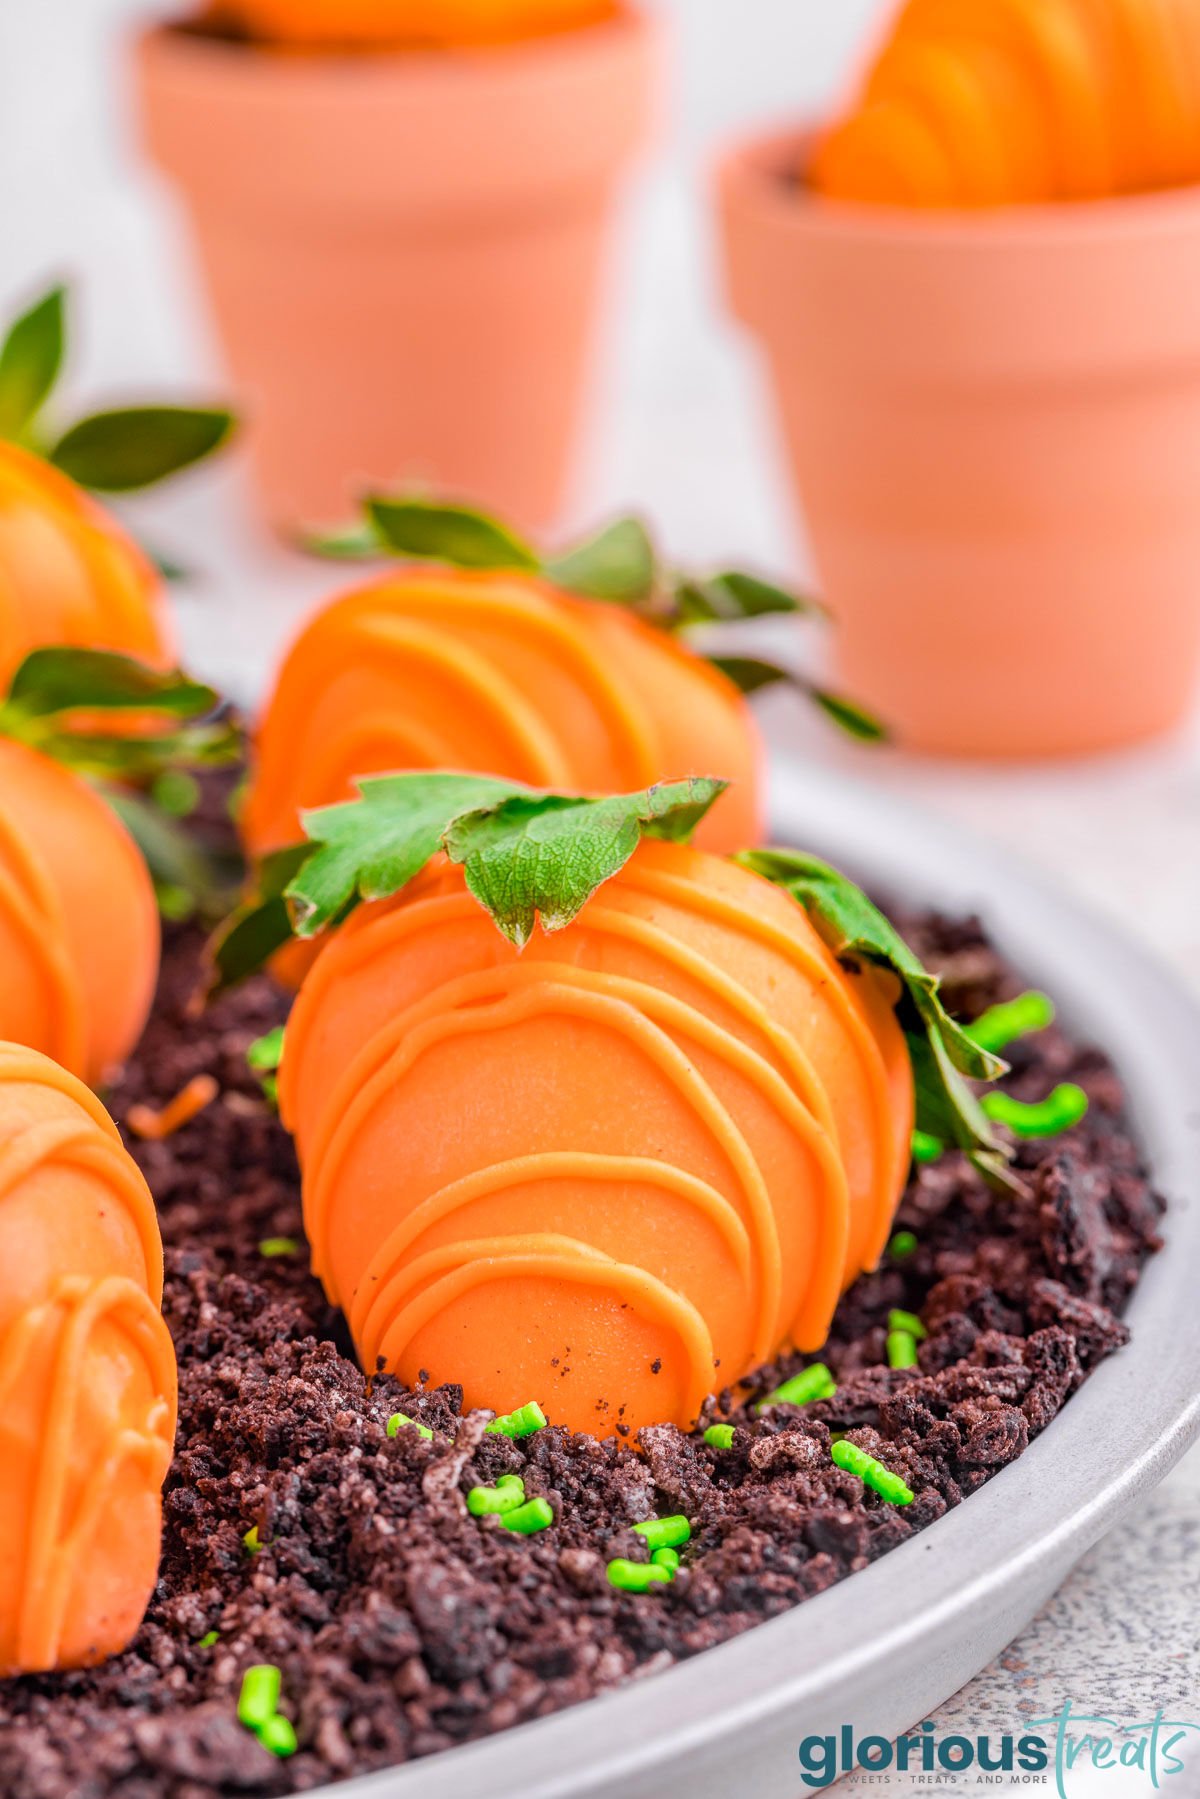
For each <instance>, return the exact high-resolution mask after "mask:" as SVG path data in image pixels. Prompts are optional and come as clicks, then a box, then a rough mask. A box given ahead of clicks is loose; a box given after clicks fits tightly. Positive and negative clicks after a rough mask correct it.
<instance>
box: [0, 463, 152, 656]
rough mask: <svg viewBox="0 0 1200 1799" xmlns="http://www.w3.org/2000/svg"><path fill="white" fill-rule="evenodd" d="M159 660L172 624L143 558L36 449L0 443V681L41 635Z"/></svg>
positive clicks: (36, 646) (52, 640)
mask: <svg viewBox="0 0 1200 1799" xmlns="http://www.w3.org/2000/svg"><path fill="white" fill-rule="evenodd" d="M64 643H65V644H77V645H81V646H83V647H86V648H89V649H104V650H119V651H120V652H121V653H122V654H124V655H126V656H135V657H137V658H139V659H140V660H141V661H144V662H149V663H152V664H153V665H154V666H155V667H162V666H164V665H165V664H166V663H167V662H169V661H170V658H171V630H170V625H169V622H168V619H167V614H166V607H165V605H164V602H163V599H162V594H161V584H160V582H159V579H158V576H157V575H156V574H155V572H154V570H153V568H151V566H150V563H149V562H148V561H147V559H146V557H145V556H144V555H143V554H142V552H141V550H140V549H139V548H138V546H137V545H136V544H135V543H134V541H133V539H132V538H131V537H130V536H129V535H128V533H127V532H125V531H124V530H123V529H122V527H121V526H120V525H119V524H118V522H117V521H116V519H114V518H113V517H112V516H111V515H110V514H109V513H106V512H105V511H104V510H103V508H102V507H100V506H98V505H97V504H96V502H95V501H94V500H93V499H92V498H91V496H90V495H89V494H86V493H84V491H83V489H82V488H81V487H77V486H76V485H75V483H74V482H73V481H71V480H69V479H68V477H67V476H66V475H64V474H62V473H61V472H60V471H59V470H58V469H56V468H53V467H52V466H51V465H50V463H48V462H44V461H43V460H42V459H41V457H40V456H33V455H31V454H30V453H29V451H27V450H22V449H20V448H19V447H18V446H17V445H16V444H12V443H2V442H0V688H3V687H5V686H7V683H8V681H9V678H10V677H11V675H12V673H13V671H14V670H15V668H16V667H17V664H18V663H19V662H20V661H21V660H22V658H23V657H24V656H26V655H27V654H28V653H29V651H30V650H34V649H39V648H41V647H42V646H43V645H46V644H64Z"/></svg>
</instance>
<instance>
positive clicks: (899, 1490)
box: [829, 1441, 913, 1505]
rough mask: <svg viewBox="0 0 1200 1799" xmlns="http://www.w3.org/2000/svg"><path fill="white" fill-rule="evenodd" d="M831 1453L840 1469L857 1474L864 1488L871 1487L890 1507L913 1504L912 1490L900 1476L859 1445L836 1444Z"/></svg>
mask: <svg viewBox="0 0 1200 1799" xmlns="http://www.w3.org/2000/svg"><path fill="white" fill-rule="evenodd" d="M829 1453H830V1455H832V1457H833V1459H834V1461H835V1462H836V1463H837V1465H838V1467H839V1468H844V1469H845V1470H846V1472H847V1474H857V1476H858V1478H859V1480H861V1481H862V1482H863V1484H864V1486H868V1487H871V1488H872V1489H873V1490H874V1491H875V1492H876V1493H878V1495H879V1497H880V1498H881V1499H886V1500H887V1502H888V1504H889V1505H911V1504H912V1502H913V1493H912V1489H911V1488H909V1487H906V1486H905V1484H904V1482H903V1481H902V1480H901V1479H900V1476H899V1475H898V1474H893V1473H892V1472H891V1471H890V1469H888V1468H885V1467H884V1465H883V1463H882V1462H877V1461H876V1460H875V1457H874V1456H873V1455H868V1454H867V1452H866V1450H865V1449H860V1448H859V1446H858V1444H857V1443H847V1442H845V1441H843V1442H840V1443H835V1444H834V1445H833V1448H832V1449H831V1450H830V1452H829Z"/></svg>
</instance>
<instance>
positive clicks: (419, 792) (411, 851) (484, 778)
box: [287, 772, 527, 937]
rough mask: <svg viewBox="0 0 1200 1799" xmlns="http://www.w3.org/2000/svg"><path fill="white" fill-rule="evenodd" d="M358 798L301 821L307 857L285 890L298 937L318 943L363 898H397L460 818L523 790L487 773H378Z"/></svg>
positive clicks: (306, 815)
mask: <svg viewBox="0 0 1200 1799" xmlns="http://www.w3.org/2000/svg"><path fill="white" fill-rule="evenodd" d="M358 788H359V793H360V795H361V797H360V798H359V799H356V800H347V801H345V802H344V803H343V804H342V805H339V806H323V807H321V809H320V810H319V811H316V812H306V813H304V814H303V815H302V820H301V822H302V823H303V825H304V830H305V833H306V835H307V836H308V838H309V840H310V846H311V845H315V846H316V847H315V848H310V853H309V854H308V856H307V857H306V858H305V861H304V864H303V866H302V867H301V868H300V869H299V870H298V872H297V873H296V875H295V876H294V878H293V879H292V881H291V882H290V883H289V885H288V888H287V898H288V899H289V900H290V901H291V903H292V910H293V917H294V919H295V929H296V935H297V936H298V937H315V936H316V934H317V932H318V931H322V930H324V929H325V927H326V926H327V925H329V924H332V923H333V922H334V921H335V920H336V919H338V918H340V917H341V916H343V915H344V913H345V912H346V910H347V909H348V908H349V907H352V906H354V905H356V904H357V903H358V901H359V900H376V899H385V898H387V896H388V895H389V894H392V893H398V892H399V891H400V889H401V888H402V887H404V886H406V885H407V884H408V882H409V881H411V880H412V879H413V877H414V876H415V875H418V874H420V872H421V870H422V869H423V868H424V866H425V864H426V863H427V862H429V861H430V860H431V859H432V858H433V857H434V856H435V855H436V854H437V852H438V850H439V849H440V848H441V845H442V839H443V837H444V836H445V834H446V832H447V830H448V829H449V828H450V826H451V824H452V823H453V822H454V820H455V819H456V818H457V817H458V816H459V815H460V814H461V813H463V812H470V811H474V810H475V808H476V807H480V806H488V805H491V804H494V803H495V802H496V801H497V800H500V799H507V798H508V797H510V796H511V795H512V794H514V793H523V792H525V791H527V790H526V789H524V788H522V787H520V786H519V785H517V784H516V783H514V782H512V781H499V780H494V779H493V778H492V777H491V776H489V775H458V774H440V773H435V774H426V773H423V772H422V773H415V774H403V775H375V776H372V777H370V778H368V779H364V780H362V781H360V782H359V783H358Z"/></svg>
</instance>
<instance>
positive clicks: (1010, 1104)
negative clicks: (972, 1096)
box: [979, 1081, 1088, 1137]
mask: <svg viewBox="0 0 1200 1799" xmlns="http://www.w3.org/2000/svg"><path fill="white" fill-rule="evenodd" d="M979 1103H980V1105H981V1106H982V1107H983V1109H984V1111H985V1112H986V1113H987V1115H988V1117H989V1118H990V1119H992V1120H993V1121H994V1122H995V1123H996V1124H1004V1125H1007V1126H1008V1128H1009V1130H1010V1131H1012V1133H1013V1135H1014V1136H1017V1137H1057V1135H1058V1133H1059V1132H1060V1131H1069V1130H1070V1129H1071V1128H1072V1126H1073V1125H1077V1124H1078V1123H1079V1121H1080V1119H1081V1118H1083V1117H1084V1116H1085V1114H1086V1113H1087V1109H1088V1097H1087V1094H1086V1093H1085V1092H1084V1090H1083V1088H1082V1087H1077V1086H1076V1085H1075V1084H1074V1082H1073V1081H1064V1082H1063V1084H1062V1085H1061V1086H1059V1087H1056V1088H1055V1089H1054V1092H1053V1093H1051V1094H1050V1095H1049V1096H1048V1097H1047V1098H1046V1099H1043V1100H1041V1101H1039V1102H1038V1104H1036V1105H1025V1104H1024V1103H1023V1102H1022V1101H1021V1100H1019V1099H1014V1098H1013V1097H1012V1094H1011V1093H985V1094H984V1096H983V1098H982V1099H981V1100H980V1102H979Z"/></svg>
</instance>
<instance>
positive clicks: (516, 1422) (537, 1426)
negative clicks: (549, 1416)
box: [487, 1399, 547, 1437]
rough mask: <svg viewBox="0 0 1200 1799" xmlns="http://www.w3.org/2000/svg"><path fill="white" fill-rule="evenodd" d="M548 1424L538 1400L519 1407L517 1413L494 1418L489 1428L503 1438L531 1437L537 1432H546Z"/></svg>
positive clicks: (507, 1413) (532, 1400)
mask: <svg viewBox="0 0 1200 1799" xmlns="http://www.w3.org/2000/svg"><path fill="white" fill-rule="evenodd" d="M546 1422H547V1420H546V1414H545V1412H543V1410H542V1408H541V1406H540V1405H539V1404H538V1402H537V1400H536V1399H531V1400H530V1401H529V1403H528V1405H523V1406H519V1407H518V1408H517V1410H516V1411H515V1412H505V1413H504V1414H503V1416H501V1417H499V1418H493V1419H492V1422H491V1423H490V1424H489V1425H488V1427H487V1428H488V1430H489V1431H494V1432H495V1433H496V1435H497V1436H501V1437H530V1436H532V1435H533V1433H534V1431H535V1430H545V1428H546Z"/></svg>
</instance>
